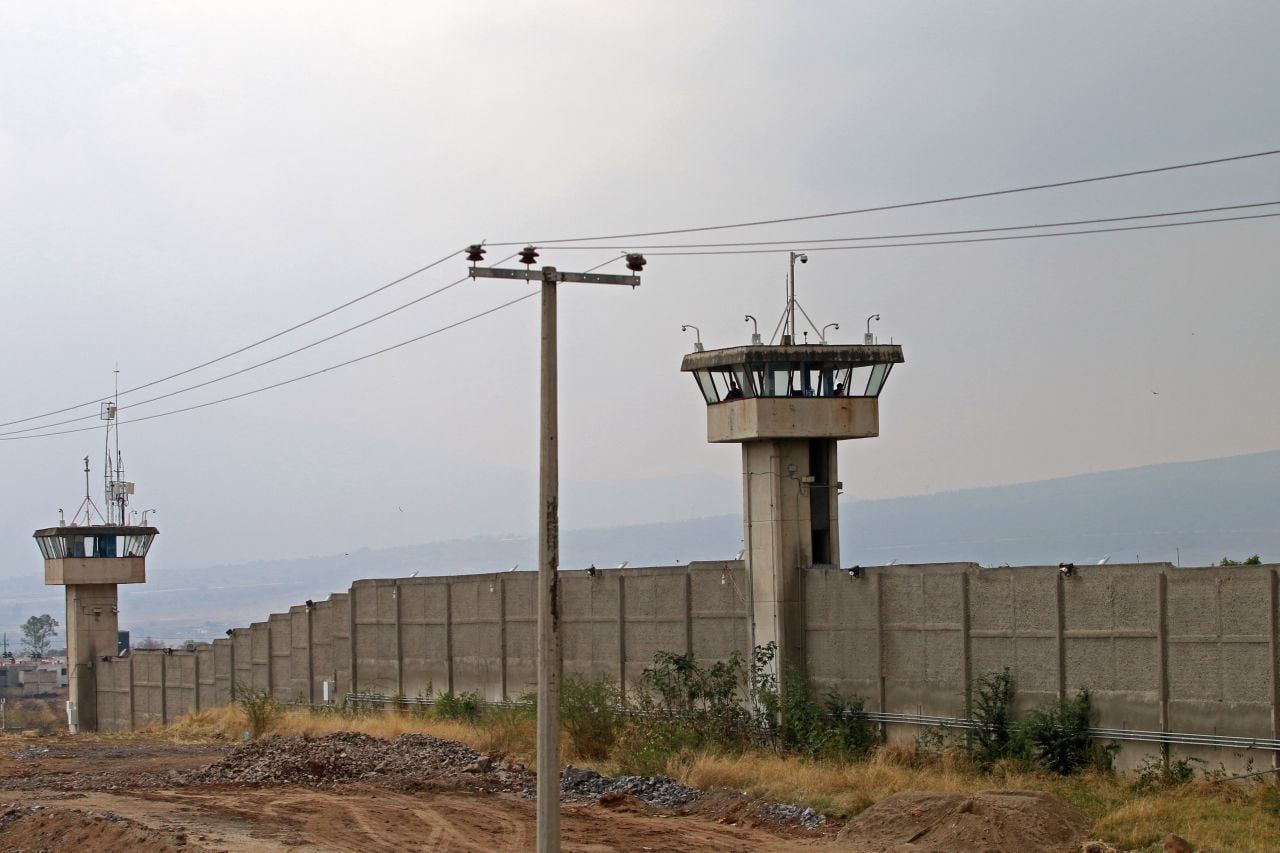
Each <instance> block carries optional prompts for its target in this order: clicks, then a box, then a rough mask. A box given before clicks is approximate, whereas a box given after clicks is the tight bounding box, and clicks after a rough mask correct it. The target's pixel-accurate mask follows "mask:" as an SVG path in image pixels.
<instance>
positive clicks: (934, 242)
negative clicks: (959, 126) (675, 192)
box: [648, 213, 1280, 257]
mask: <svg viewBox="0 0 1280 853" xmlns="http://www.w3.org/2000/svg"><path fill="white" fill-rule="evenodd" d="M1277 216H1280V213H1255V214H1251V215H1249V216H1224V217H1220V218H1216V219H1191V220H1187V221H1185V222H1158V223H1155V224H1153V225H1126V226H1123V227H1120V228H1088V229H1081V230H1079V231H1054V232H1051V233H1048V234H1009V235H1006V236H1003V237H966V238H963V239H960V240H919V241H916V242H914V243H863V244H861V245H858V246H803V245H802V246H796V245H790V246H788V247H785V248H780V249H696V250H693V251H687V252H686V251H678V252H649V253H648V254H650V255H652V256H654V257H671V256H676V255H765V254H774V253H780V252H787V251H793V250H795V251H805V252H845V251H853V250H855V249H907V248H911V247H914V246H952V245H956V244H958V243H998V242H1004V241H1007V240H1040V239H1043V238H1045V237H1077V236H1080V235H1082V234H1114V233H1117V232H1120V231H1149V230H1152V229H1155V228H1179V227H1182V226H1186V225H1209V224H1212V223H1215V222H1242V221H1244V220H1247V219H1271V218H1273V217H1277Z"/></svg>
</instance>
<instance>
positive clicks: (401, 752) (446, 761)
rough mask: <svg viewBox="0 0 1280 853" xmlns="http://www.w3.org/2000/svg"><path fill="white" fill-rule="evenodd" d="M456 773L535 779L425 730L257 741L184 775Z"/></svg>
mask: <svg viewBox="0 0 1280 853" xmlns="http://www.w3.org/2000/svg"><path fill="white" fill-rule="evenodd" d="M451 778H452V779H470V780H473V781H477V782H479V781H481V780H483V782H484V785H483V787H485V788H486V789H487V790H524V789H525V788H527V787H528V786H529V785H531V784H532V781H531V778H530V774H528V773H527V772H526V771H524V770H523V768H520V767H518V766H512V765H508V764H506V763H505V762H501V761H498V762H495V761H491V760H490V759H488V758H486V757H485V756H483V755H481V754H480V753H478V752H476V751H475V750H474V749H472V748H471V747H469V746H467V745H466V744H462V743H458V742H457V741H452V740H441V739H440V738H435V737H432V736H431V735H425V734H403V735H400V737H398V738H396V739H395V740H385V739H383V738H378V737H372V736H370V735H365V734H359V733H357V732H338V733H336V734H332V735H327V736H325V737H321V738H302V737H283V736H272V737H268V738H264V739H262V740H258V741H253V742H251V743H248V744H246V745H244V746H241V747H237V748H236V749H233V750H232V751H231V752H229V753H228V754H227V755H226V756H225V757H224V758H223V759H222V760H220V761H216V762H214V763H213V764H211V765H209V766H208V767H207V768H205V769H204V770H200V771H197V772H195V773H190V774H188V775H187V776H186V778H185V780H184V781H186V782H187V783H189V784H219V783H228V782H231V783H240V784H252V785H308V786H316V787H332V786H335V785H341V784H345V783H349V782H377V781H384V780H392V779H393V780H395V781H397V782H399V783H415V782H417V783H421V782H433V781H438V780H442V779H451Z"/></svg>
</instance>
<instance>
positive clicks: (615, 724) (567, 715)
mask: <svg viewBox="0 0 1280 853" xmlns="http://www.w3.org/2000/svg"><path fill="white" fill-rule="evenodd" d="M620 700H621V694H620V693H619V692H618V688H617V687H616V686H615V685H614V684H613V682H611V681H609V680H608V679H607V678H606V677H605V676H603V675H601V676H597V677H596V678H584V677H583V676H581V675H578V674H576V673H571V674H569V675H567V676H565V678H564V680H563V681H562V682H561V683H560V723H561V725H562V726H563V727H564V730H565V731H566V732H567V733H568V735H569V741H570V743H572V744H573V748H574V750H575V751H576V752H577V753H578V754H579V755H582V756H585V757H587V758H605V757H606V756H608V754H609V750H611V749H612V748H613V745H614V743H615V742H616V741H617V739H618V730H619V729H620V728H621V720H620V717H619V708H618V706H619V704H620Z"/></svg>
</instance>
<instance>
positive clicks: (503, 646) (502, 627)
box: [498, 575, 508, 702]
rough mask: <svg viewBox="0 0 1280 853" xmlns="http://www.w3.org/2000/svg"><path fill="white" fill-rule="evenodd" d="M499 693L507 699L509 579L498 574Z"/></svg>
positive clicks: (504, 700)
mask: <svg viewBox="0 0 1280 853" xmlns="http://www.w3.org/2000/svg"><path fill="white" fill-rule="evenodd" d="M498 656H499V660H498V688H499V690H498V695H500V696H501V697H502V701H503V702H506V701H508V699H507V579H506V578H505V577H502V576H501V575H499V576H498Z"/></svg>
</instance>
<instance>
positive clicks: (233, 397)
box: [0, 252, 623, 441]
mask: <svg viewBox="0 0 1280 853" xmlns="http://www.w3.org/2000/svg"><path fill="white" fill-rule="evenodd" d="M454 254H458V253H457V252H455V253H454ZM622 257H623V256H622V255H615V256H614V257H611V258H610V259H609V260H607V261H604V262H603V263H600V264H597V265H596V266H594V267H592V268H591V269H589V270H587V272H595V271H596V270H598V269H600V268H601V267H605V266H608V265H609V264H611V263H614V262H615V261H618V260H621V258H622ZM499 263H502V262H501V261H499ZM538 294H539V291H537V290H535V291H533V292H532V293H526V294H525V295H524V296H520V297H517V298H515V299H512V300H511V301H509V302H504V303H502V304H501V305H495V306H494V307H492V308H488V309H486V310H484V311H481V312H480V313H478V314H472V315H471V316H470V317H465V318H463V319H461V320H458V321H457V322H455V323H450V324H448V325H447V326H441V327H440V328H438V329H433V330H432V331H430V332H425V333H423V334H421V335H417V336H415V337H412V338H409V339H408V340H403V341H400V342H399V343H395V344H391V345H390V346H386V347H383V348H382V349H378V350H374V351H373V352H369V353H365V354H364V355H360V356H356V357H355V358H349V359H347V360H346V361H341V362H338V363H337V364H331V365H329V366H328V367H322V368H320V369H319V370H313V371H311V372H310V373H304V374H302V375H301V376H294V377H292V378H291V379H284V380H282V381H280V382H274V383H272V384H270V385H263V386H261V387H259V388H253V389H251V390H249V391H243V392H241V393H239V394H232V395H230V396H227V397H221V398H219V399H217V400H209V401H207V402H204V403H197V404H195V405H193V406H184V407H183V408H180V409H170V410H169V411H166V412H157V413H155V414H152V415H143V416H141V417H137V418H130V419H129V420H127V421H119V423H120V424H121V425H123V424H134V423H141V422H143V421H151V420H155V419H157V418H164V417H168V416H170V415H179V414H182V413H184V412H193V411H196V410H197V409H205V408H208V407H209V406H216V405H218V404H219V403H229V402H231V401H232V400H239V399H242V398H244V397H251V396H253V395H254V394H261V393H262V392H264V391H272V390H274V389H276V388H283V387H284V386H286V385H292V384H293V383H295V382H301V381H303V380H304V379H311V378H313V377H316V376H319V375H321V374H323V373H329V372H330V371H333V370H338V369H340V368H343V367H348V366H350V365H352V364H357V363H359V362H362V361H367V360H368V359H371V358H374V357H376V356H379V355H385V354H386V353H389V352H392V351H393V350H398V349H400V348H402V347H406V346H408V345H409V344H414V343H417V342H418V341H422V340H425V339H427V338H430V337H434V336H435V335H439V334H441V333H443V332H447V331H449V330H451V329H456V328H458V327H459V326H464V325H466V324H467V323H471V322H473V321H475V320H479V319H481V318H482V317H487V316H489V315H490V314H494V313H497V312H498V311H501V310H503V309H504V308H510V307H511V306H512V305H515V304H517V303H520V302H524V301H525V300H526V299H532V298H533V297H535V296H537V295H538ZM97 429H103V427H102V426H88V427H76V428H74V429H64V430H56V431H54V432H42V433H32V434H29V435H10V436H3V437H0V441H24V440H26V439H30V438H48V437H51V436H55V435H70V434H72V433H79V432H91V431H93V430H97Z"/></svg>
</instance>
